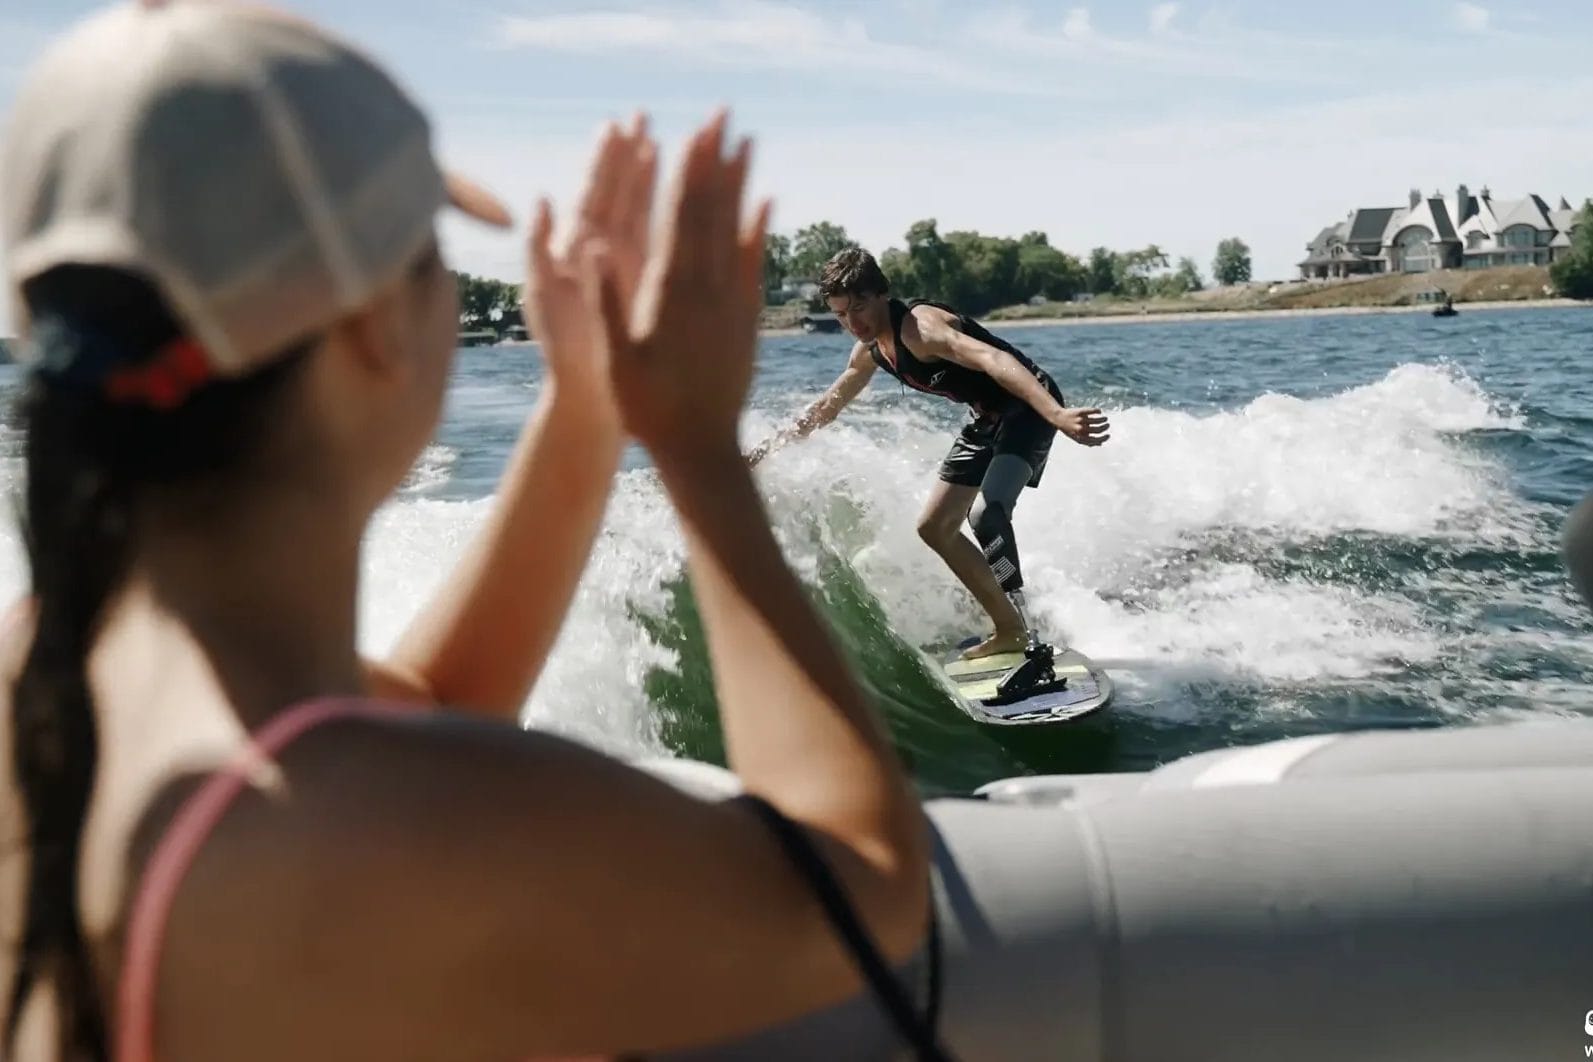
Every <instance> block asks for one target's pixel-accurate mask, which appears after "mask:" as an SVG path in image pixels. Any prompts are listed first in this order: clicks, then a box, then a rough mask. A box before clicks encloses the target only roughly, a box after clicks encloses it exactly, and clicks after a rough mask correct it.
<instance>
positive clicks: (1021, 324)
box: [758, 298, 1593, 338]
mask: <svg viewBox="0 0 1593 1062" xmlns="http://www.w3.org/2000/svg"><path fill="white" fill-rule="evenodd" d="M1569 308H1581V309H1593V302H1583V301H1581V300H1578V299H1562V298H1553V299H1497V300H1483V301H1478V302H1457V303H1455V309H1456V310H1457V311H1458V312H1459V313H1460V314H1461V315H1462V316H1463V315H1465V314H1466V313H1467V312H1468V311H1472V310H1481V311H1484V312H1486V311H1489V310H1545V309H1569ZM1432 310H1433V308H1432V306H1431V305H1426V304H1417V305H1412V306H1310V307H1295V308H1288V309H1271V310H1148V311H1144V312H1138V313H1136V312H1124V313H1095V314H1088V313H1081V314H1070V315H1068V316H1066V317H998V318H991V317H983V318H980V320H982V321H984V322H985V324H986V325H987V326H988V327H990V328H992V329H994V330H997V331H999V330H1001V329H1008V328H1051V327H1056V326H1059V325H1092V324H1166V323H1179V322H1185V321H1210V320H1220V321H1238V320H1254V319H1260V318H1264V317H1334V316H1358V317H1364V316H1368V315H1371V314H1411V313H1427V314H1430V313H1432ZM758 334H759V335H760V336H763V337H768V338H775V337H780V336H802V335H821V334H834V335H837V336H840V337H842V338H844V337H845V333H844V332H842V333H808V332H804V331H803V330H802V329H800V328H762V329H759V331H758Z"/></svg>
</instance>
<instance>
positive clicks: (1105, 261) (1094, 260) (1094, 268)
mask: <svg viewBox="0 0 1593 1062" xmlns="http://www.w3.org/2000/svg"><path fill="white" fill-rule="evenodd" d="M1089 275H1090V292H1091V293H1092V294H1095V295H1114V294H1116V293H1117V283H1118V264H1117V255H1116V254H1114V253H1113V252H1112V251H1110V250H1109V249H1107V248H1105V247H1097V248H1095V250H1093V251H1091V252H1090V265H1089Z"/></svg>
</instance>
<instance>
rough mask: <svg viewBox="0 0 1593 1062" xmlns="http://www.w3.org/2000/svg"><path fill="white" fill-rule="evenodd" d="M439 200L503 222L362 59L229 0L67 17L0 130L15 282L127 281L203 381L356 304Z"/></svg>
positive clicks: (287, 20) (308, 28) (383, 276)
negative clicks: (91, 269)
mask: <svg viewBox="0 0 1593 1062" xmlns="http://www.w3.org/2000/svg"><path fill="white" fill-rule="evenodd" d="M447 203H452V204H453V205H454V206H456V207H458V208H459V209H461V210H463V211H464V212H465V213H467V214H470V215H472V216H473V217H475V218H478V219H480V220H482V221H484V222H487V223H488V224H491V225H495V226H499V227H507V226H508V225H509V223H510V222H509V214H508V211H507V210H505V209H504V207H503V205H502V204H501V203H499V202H498V201H497V200H496V199H494V198H493V197H492V196H490V195H489V194H487V193H486V192H485V191H483V190H482V189H481V188H479V187H478V186H476V185H473V184H471V183H469V182H467V181H465V180H463V179H461V178H458V177H455V176H452V175H450V174H446V173H444V172H443V171H442V169H441V168H440V167H439V166H438V164H437V162H436V160H435V159H434V158H433V156H432V150H431V130H430V126H429V124H428V122H427V120H426V117H425V116H424V115H423V114H422V113H421V111H420V109H419V108H418V107H417V106H416V105H415V103H414V102H413V101H412V100H411V99H410V98H409V96H408V95H407V94H406V93H405V92H404V91H403V89H401V88H400V87H399V86H398V85H397V84H395V83H394V81H393V80H392V78H390V77H389V76H388V75H387V74H386V73H384V72H383V71H382V70H381V69H380V68H379V67H378V66H377V65H376V64H375V63H374V62H373V61H372V60H371V59H370V58H368V57H366V56H365V55H363V54H361V53H360V52H359V51H357V50H355V49H354V48H353V47H351V46H350V45H348V44H347V43H345V42H343V41H340V40H338V39H336V38H335V37H333V36H332V35H331V34H329V33H327V32H326V31H324V30H322V29H319V28H317V27H316V26H313V25H311V24H310V23H308V22H305V21H303V20H300V19H298V18H295V17H293V16H289V15H287V14H284V13H282V12H279V11H273V10H270V9H267V8H264V7H258V6H253V5H245V4H241V3H234V2H230V0H167V2H155V0H139V2H126V0H124V2H122V3H119V4H117V5H116V6H114V7H111V8H109V9H108V10H105V11H102V12H101V13H99V14H96V15H94V16H92V17H90V18H89V19H87V20H86V21H84V22H82V23H79V24H78V25H77V26H76V27H74V28H73V29H72V30H70V31H69V32H68V33H67V34H66V35H65V36H64V37H62V38H61V39H60V40H58V41H56V42H55V43H54V44H53V45H52V46H51V47H50V48H49V49H48V50H47V51H46V52H45V54H44V55H43V57H42V58H41V59H40V60H39V61H38V62H37V64H36V65H35V66H34V67H33V69H32V70H31V71H30V73H29V74H28V76H27V78H26V80H25V81H24V83H23V85H22V88H21V91H20V92H19V94H18V98H17V102H16V106H15V109H14V111H13V113H12V115H11V117H10V120H9V123H8V129H7V131H6V135H5V138H4V140H3V141H0V236H3V239H4V243H5V246H6V252H5V262H4V268H5V274H6V282H7V283H8V284H9V285H10V286H11V289H12V290H13V291H17V290H19V289H20V287H21V286H22V285H23V284H24V283H25V282H27V281H28V280H29V279H31V278H33V277H36V276H38V275H40V274H42V273H44V272H47V271H49V270H51V269H53V268H56V267H58V266H63V265H91V266H92V265H98V266H111V267H119V268H125V269H127V270H129V271H133V272H137V273H140V274H142V275H144V276H145V277H146V278H147V279H149V280H150V281H151V282H152V283H154V285H155V286H156V288H157V289H158V290H159V291H160V293H161V295H162V296H163V297H164V298H165V299H166V301H167V303H168V304H169V305H170V307H171V309H172V310H173V312H174V313H175V314H176V315H177V317H178V319H179V321H180V322H181V323H182V325H183V326H184V327H185V328H186V329H187V331H188V333H189V338H190V339H191V340H192V341H193V343H194V344H195V345H197V346H198V347H199V348H200V349H201V350H202V351H203V356H204V358H205V360H206V361H207V362H208V370H209V372H210V373H213V374H214V375H217V376H238V375H242V374H244V373H247V372H250V371H251V370H253V369H256V368H259V367H261V366H262V364H263V363H265V362H267V361H269V360H270V358H271V357H272V356H273V355H275V354H278V353H279V352H282V351H284V350H286V349H287V348H289V347H291V346H292V345H293V344H295V343H296V342H299V341H302V340H303V339H305V338H307V337H308V336H310V335H312V334H313V333H314V331H315V330H317V329H319V328H322V327H325V326H326V325H329V324H331V323H332V322H333V321H335V320H336V319H337V318H338V317H340V316H342V315H344V314H346V313H347V312H349V311H351V310H353V309H355V308H357V307H359V306H361V305H363V304H364V303H366V302H367V301H368V300H369V299H370V298H371V297H372V295H374V294H375V293H376V292H377V291H378V290H379V289H380V288H381V287H382V286H383V285H385V284H387V283H388V282H390V281H392V280H394V279H395V278H397V277H398V276H399V274H400V273H401V272H402V271H403V270H404V269H405V268H406V267H407V266H408V265H410V264H411V262H412V260H413V258H414V256H415V255H416V254H419V253H420V252H421V250H422V249H423V248H424V247H425V244H426V241H427V240H428V239H429V238H430V237H431V234H432V233H433V231H434V225H435V218H436V214H437V212H438V210H439V209H441V208H442V207H443V206H444V205H445V204H447Z"/></svg>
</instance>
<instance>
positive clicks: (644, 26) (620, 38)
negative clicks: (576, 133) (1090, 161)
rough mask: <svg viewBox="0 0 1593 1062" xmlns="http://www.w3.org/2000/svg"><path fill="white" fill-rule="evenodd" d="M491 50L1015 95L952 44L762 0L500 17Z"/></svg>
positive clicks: (1014, 87)
mask: <svg viewBox="0 0 1593 1062" xmlns="http://www.w3.org/2000/svg"><path fill="white" fill-rule="evenodd" d="M492 40H493V42H494V46H495V47H501V48H520V49H528V50H535V51H543V52H554V53H563V54H567V55H584V56H597V55H610V56H612V55H633V56H641V55H648V56H656V57H659V58H660V59H662V60H664V61H666V62H672V63H675V64H679V65H704V64H706V65H714V66H722V67H728V68H737V69H747V70H771V69H776V70H824V69H835V68H847V69H850V68H853V67H855V66H857V64H858V63H859V61H860V57H862V56H866V57H867V62H868V65H869V67H870V68H871V69H873V70H892V71H898V72H903V73H911V74H914V75H918V76H922V77H925V78H926V79H929V80H938V81H941V82H944V83H947V84H952V85H956V86H960V87H965V88H977V89H981V90H984V91H989V92H1004V93H1014V92H1016V93H1022V92H1024V91H1026V90H1025V89H1024V88H1023V87H1022V86H1020V85H1018V84H1015V83H1014V81H1013V80H1012V78H1011V77H1010V76H1008V75H1007V74H1005V73H1004V72H1003V71H1000V70H994V69H993V70H988V71H985V70H980V69H978V68H975V67H972V66H970V65H968V64H966V63H963V62H962V61H961V60H960V59H959V58H958V57H957V56H956V55H955V54H954V53H953V52H952V51H950V50H949V49H948V50H939V49H934V48H926V47H920V46H916V45H912V44H902V43H898V42H895V41H890V40H883V39H880V38H878V37H875V36H874V35H873V34H871V33H870V31H869V28H868V26H867V24H866V23H864V22H863V20H862V19H860V18H856V17H848V18H843V19H839V20H837V19H834V18H827V17H821V16H820V15H819V14H817V13H815V12H813V11H810V10H808V9H806V8H802V7H797V6H795V5H792V4H785V3H776V2H768V0H741V2H729V0H727V2H725V3H724V4H722V5H721V6H720V7H719V8H718V9H717V10H706V11H705V10H703V9H702V8H696V7H666V6H655V7H650V8H637V9H630V10H618V9H614V10H604V11H581V12H571V13H564V14H548V15H505V16H501V17H500V18H499V20H498V25H497V31H496V32H495V33H494V34H493V35H492Z"/></svg>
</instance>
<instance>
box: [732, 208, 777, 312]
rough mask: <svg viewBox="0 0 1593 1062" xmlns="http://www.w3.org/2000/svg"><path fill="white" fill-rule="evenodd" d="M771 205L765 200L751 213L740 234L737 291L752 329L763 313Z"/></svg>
mask: <svg viewBox="0 0 1593 1062" xmlns="http://www.w3.org/2000/svg"><path fill="white" fill-rule="evenodd" d="M772 206H773V204H772V203H770V201H769V200H767V199H765V200H764V201H763V202H761V203H759V204H758V209H757V210H755V211H753V214H752V219H751V220H750V221H749V222H748V224H747V226H746V227H745V229H743V231H742V234H741V246H740V248H739V250H740V252H741V253H740V262H739V263H738V264H739V266H740V274H741V276H740V280H741V285H740V288H739V290H740V291H741V293H742V297H743V298H744V299H745V300H746V304H747V314H746V316H747V317H750V318H751V320H752V324H753V326H754V327H756V325H757V321H758V316H759V314H761V313H762V311H763V244H764V238H765V237H766V235H767V234H768V232H769V215H770V211H771V209H772Z"/></svg>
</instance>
